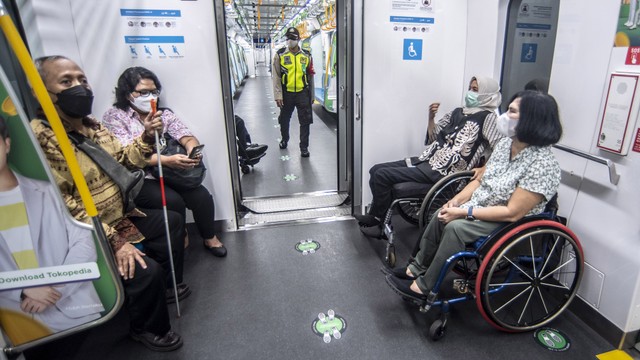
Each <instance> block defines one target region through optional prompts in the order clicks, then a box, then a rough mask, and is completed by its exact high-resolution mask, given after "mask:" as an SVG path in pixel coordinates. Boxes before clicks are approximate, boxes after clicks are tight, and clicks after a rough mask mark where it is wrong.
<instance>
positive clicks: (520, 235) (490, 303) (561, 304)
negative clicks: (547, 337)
mask: <svg viewBox="0 0 640 360" xmlns="http://www.w3.org/2000/svg"><path fill="white" fill-rule="evenodd" d="M583 271H584V255H583V252H582V247H581V246H580V242H579V241H578V238H577V237H576V236H575V234H574V233H573V232H572V231H571V230H569V229H568V228H566V227H565V226H564V225H562V224H560V223H557V222H553V221H550V220H535V221H531V222H528V223H524V224H522V225H520V226H517V227H515V228H514V229H512V230H511V231H509V232H508V233H507V234H505V235H504V236H502V237H501V238H500V239H499V240H498V241H497V242H496V243H495V244H494V245H493V246H492V247H491V248H490V249H489V251H488V252H487V254H486V256H485V257H484V259H483V261H482V264H481V265H480V269H479V270H478V276H477V280H476V288H475V291H476V305H477V306H478V309H479V310H480V313H481V314H482V316H483V317H484V318H485V320H487V321H488V322H489V323H490V324H491V325H492V326H494V327H496V328H498V329H500V330H503V331H507V332H522V331H529V330H533V329H536V328H538V327H541V326H543V325H545V324H547V323H549V322H550V321H552V320H553V319H555V318H556V317H558V315H560V313H562V311H564V310H565V309H566V308H567V307H568V306H569V304H570V303H571V301H572V300H573V298H574V297H575V295H576V293H577V292H578V286H579V284H580V280H581V277H582V273H583Z"/></svg>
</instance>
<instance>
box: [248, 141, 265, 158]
mask: <svg viewBox="0 0 640 360" xmlns="http://www.w3.org/2000/svg"><path fill="white" fill-rule="evenodd" d="M268 148H269V146H268V145H257V144H251V145H250V146H249V147H247V150H245V154H246V155H247V159H255V158H257V157H259V156H260V155H262V154H264V153H265V152H266V151H267V149H268Z"/></svg>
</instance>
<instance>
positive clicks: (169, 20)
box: [120, 9, 185, 60]
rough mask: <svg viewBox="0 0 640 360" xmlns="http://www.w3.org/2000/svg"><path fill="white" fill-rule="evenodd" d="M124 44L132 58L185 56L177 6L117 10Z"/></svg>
mask: <svg viewBox="0 0 640 360" xmlns="http://www.w3.org/2000/svg"><path fill="white" fill-rule="evenodd" d="M120 18H121V19H122V25H121V26H122V28H123V29H125V31H124V32H125V33H126V34H129V35H126V36H125V37H124V44H125V46H126V47H127V51H128V53H129V56H130V57H131V59H149V60H151V59H160V60H164V59H167V60H171V59H181V58H183V57H184V56H185V55H184V54H185V46H184V44H185V43H184V35H183V34H182V33H181V32H180V31H181V30H180V26H181V24H180V22H181V20H182V12H181V11H180V10H177V9H120Z"/></svg>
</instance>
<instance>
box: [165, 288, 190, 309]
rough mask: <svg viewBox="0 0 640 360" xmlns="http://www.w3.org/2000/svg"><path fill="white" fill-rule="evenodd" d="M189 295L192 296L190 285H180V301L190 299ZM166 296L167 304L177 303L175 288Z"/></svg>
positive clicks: (168, 290)
mask: <svg viewBox="0 0 640 360" xmlns="http://www.w3.org/2000/svg"><path fill="white" fill-rule="evenodd" d="M189 295H191V289H190V288H189V285H187V284H178V301H182V300H184V299H186V298H188V297H189ZM165 296H166V297H167V304H173V303H175V302H176V297H175V294H174V293H173V288H172V289H167V292H166V295H165Z"/></svg>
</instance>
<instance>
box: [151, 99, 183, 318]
mask: <svg viewBox="0 0 640 360" xmlns="http://www.w3.org/2000/svg"><path fill="white" fill-rule="evenodd" d="M151 112H152V114H155V113H156V101H155V100H151ZM155 133H156V134H155V135H156V154H157V156H158V172H159V173H160V194H161V195H162V215H163V216H164V231H165V233H166V235H167V236H166V237H167V248H168V251H169V264H170V266H171V280H172V281H173V296H174V297H175V300H176V311H178V317H180V300H178V284H177V283H176V268H175V266H174V265H173V248H172V247H171V233H170V232H169V215H168V214H167V199H166V197H165V194H164V177H163V175H162V161H161V160H160V158H161V155H160V151H161V149H160V135H159V134H158V130H156V132H155Z"/></svg>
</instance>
